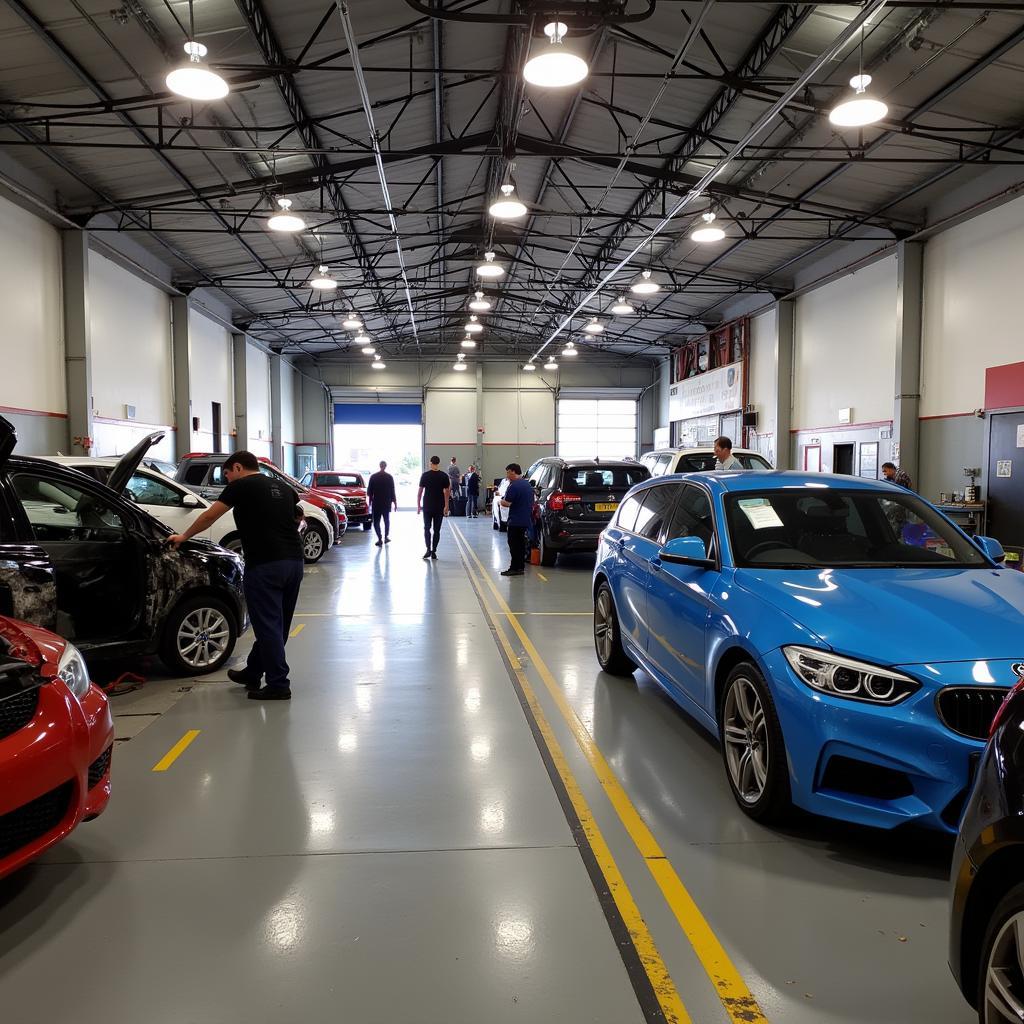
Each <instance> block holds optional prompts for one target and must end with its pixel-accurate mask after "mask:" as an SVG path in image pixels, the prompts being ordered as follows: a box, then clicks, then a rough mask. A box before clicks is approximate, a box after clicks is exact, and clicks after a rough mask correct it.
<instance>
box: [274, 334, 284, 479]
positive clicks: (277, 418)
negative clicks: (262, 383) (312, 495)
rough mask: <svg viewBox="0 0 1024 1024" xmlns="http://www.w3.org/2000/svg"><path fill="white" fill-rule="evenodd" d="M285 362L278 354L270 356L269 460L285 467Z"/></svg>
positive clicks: (282, 467)
mask: <svg viewBox="0 0 1024 1024" xmlns="http://www.w3.org/2000/svg"><path fill="white" fill-rule="evenodd" d="M285 369H287V364H286V363H285V361H284V359H282V358H281V356H280V354H276V355H272V356H271V357H270V460H271V462H273V463H274V464H275V465H277V466H280V467H281V469H285V468H286V467H285V461H284V436H283V435H282V433H281V424H282V416H281V373H282V372H283V371H284V370H285Z"/></svg>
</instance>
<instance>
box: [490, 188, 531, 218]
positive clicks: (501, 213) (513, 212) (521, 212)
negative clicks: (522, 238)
mask: <svg viewBox="0 0 1024 1024" xmlns="http://www.w3.org/2000/svg"><path fill="white" fill-rule="evenodd" d="M515 191H516V188H515V185H513V184H511V183H509V184H507V185H502V186H501V199H495V200H494V202H493V203H491V205H490V206H489V207H488V209H487V212H488V213H489V214H490V215H491V216H492V217H493V218H494V219H495V220H518V219H519V218H520V217H525V216H526V204H525V203H523V202H521V201H520V200H518V199H517V198H516V196H515Z"/></svg>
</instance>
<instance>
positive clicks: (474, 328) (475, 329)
mask: <svg viewBox="0 0 1024 1024" xmlns="http://www.w3.org/2000/svg"><path fill="white" fill-rule="evenodd" d="M483 329H484V325H483V324H482V323H480V321H479V320H477V318H476V316H471V317H470V318H469V323H468V324H466V325H465V331H466V333H467V334H479V333H480V332H481V331H482V330H483Z"/></svg>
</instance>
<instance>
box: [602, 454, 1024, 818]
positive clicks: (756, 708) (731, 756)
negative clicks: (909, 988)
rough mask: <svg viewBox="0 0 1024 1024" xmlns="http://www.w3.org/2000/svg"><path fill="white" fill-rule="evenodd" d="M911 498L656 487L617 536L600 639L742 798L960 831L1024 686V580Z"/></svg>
mask: <svg viewBox="0 0 1024 1024" xmlns="http://www.w3.org/2000/svg"><path fill="white" fill-rule="evenodd" d="M1001 558H1002V549H1001V547H1000V546H999V543H998V542H997V541H994V540H991V539H989V538H974V539H973V540H972V539H971V538H969V537H967V535H966V534H964V533H963V532H962V531H961V530H960V529H958V528H957V527H956V526H954V525H953V524H952V523H951V522H950V521H949V520H948V519H946V518H945V517H944V516H943V515H942V514H941V513H940V512H938V510H936V509H935V508H933V507H932V506H931V505H929V504H928V503H927V502H925V501H923V500H922V499H921V498H920V497H918V496H917V495H916V494H914V493H913V492H911V491H908V490H906V489H904V488H901V487H897V486H895V485H892V484H886V483H882V482H876V481H868V480H858V479H857V478H853V477H847V476H832V475H821V474H811V475H808V474H802V473H770V474H768V473H732V474H725V473H708V474H691V475H689V476H683V477H659V478H655V479H654V480H652V481H650V482H649V483H647V484H643V485H641V486H640V487H637V488H636V489H634V490H633V491H631V492H630V494H629V495H628V496H627V497H626V499H625V500H624V501H623V502H622V504H621V505H620V506H619V511H618V513H617V516H616V519H615V521H614V522H613V523H612V524H611V525H610V526H609V527H608V528H607V529H606V530H605V532H604V535H603V537H602V541H601V547H600V551H599V553H598V559H597V565H596V568H595V573H594V589H593V594H594V601H595V604H594V640H595V646H596V649H597V656H598V660H599V662H600V663H601V666H602V667H603V668H604V669H605V670H606V671H609V672H612V673H618V674H628V673H630V672H631V671H632V670H633V668H634V667H635V666H637V665H640V666H642V667H643V668H644V669H645V670H646V671H647V672H649V673H650V674H651V676H652V677H653V678H654V679H655V680H656V681H657V682H658V683H659V684H660V685H661V686H662V687H664V689H665V690H666V691H667V692H668V693H669V695H670V696H671V697H672V699H673V700H675V701H676V703H678V704H679V705H680V707H682V708H683V710H684V711H686V712H687V713H688V714H689V715H691V716H692V717H693V718H695V719H696V720H697V721H698V722H699V723H700V724H701V725H702V726H704V727H705V728H706V729H707V730H708V731H710V732H711V733H712V734H714V735H715V736H717V737H719V738H720V739H721V741H722V755H723V760H724V762H725V769H726V776H727V778H728V780H729V784H730V786H731V787H732V791H733V794H734V796H735V798H736V800H737V803H738V804H739V806H740V807H741V808H742V809H743V810H744V811H745V812H746V813H747V814H749V815H750V816H751V817H753V818H756V819H759V820H762V821H774V820H778V819H780V818H783V817H785V815H786V812H787V811H788V809H789V808H790V806H791V805H793V804H795V805H797V806H798V807H801V808H803V809H804V810H807V811H810V812H812V813H816V814H822V815H827V816H830V817H835V818H842V819H845V820H848V821H853V822H858V823H860V824H864V825H874V826H878V827H881V828H893V827H895V826H897V825H901V824H904V823H907V822H917V823H919V824H922V825H926V826H929V827H931V828H936V829H941V830H944V831H948V832H952V831H955V830H956V826H957V823H958V822H959V820H960V812H961V810H962V808H963V804H964V801H965V799H966V796H967V789H968V785H969V782H970V768H971V764H972V761H973V760H974V759H976V757H977V755H978V753H979V752H980V751H981V749H982V746H983V743H984V740H985V737H986V736H987V735H988V729H989V724H990V722H991V720H992V716H993V715H994V713H995V711H996V708H997V707H998V705H999V702H1000V701H1001V700H1002V698H1003V696H1004V695H1005V693H1006V691H1007V689H1008V688H1009V687H1010V686H1011V685H1013V683H1014V682H1015V680H1016V678H1017V675H1016V668H1015V666H1018V665H1019V664H1020V663H1021V661H1022V657H1021V655H1022V648H1024V576H1022V575H1021V574H1020V573H1019V572H1015V571H1012V570H1006V569H1003V568H1001V567H1000V565H999V564H998V562H999V561H1000V560H1001Z"/></svg>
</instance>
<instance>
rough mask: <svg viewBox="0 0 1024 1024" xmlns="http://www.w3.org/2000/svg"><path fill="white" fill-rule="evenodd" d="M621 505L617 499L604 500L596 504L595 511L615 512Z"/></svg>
mask: <svg viewBox="0 0 1024 1024" xmlns="http://www.w3.org/2000/svg"><path fill="white" fill-rule="evenodd" d="M618 507H619V503H618V502H617V501H603V502H600V503H599V504H597V505H595V506H594V511H595V512H614V511H615V510H616V509H617V508H618Z"/></svg>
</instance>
